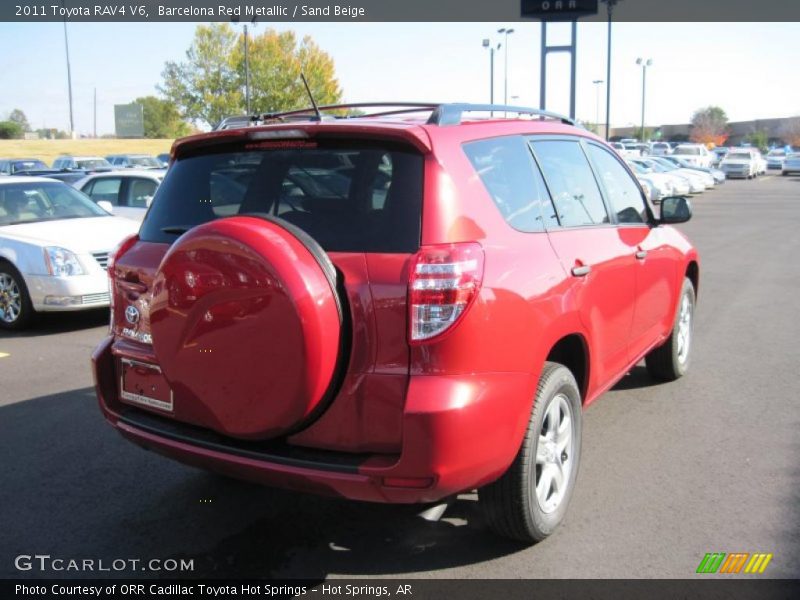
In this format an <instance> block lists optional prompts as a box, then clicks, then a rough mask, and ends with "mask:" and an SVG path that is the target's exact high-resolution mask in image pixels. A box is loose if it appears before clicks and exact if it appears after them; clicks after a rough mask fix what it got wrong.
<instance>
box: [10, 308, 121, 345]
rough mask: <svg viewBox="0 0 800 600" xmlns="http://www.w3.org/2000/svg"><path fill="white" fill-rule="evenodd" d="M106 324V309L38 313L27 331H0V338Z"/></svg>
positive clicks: (37, 334) (38, 335)
mask: <svg viewBox="0 0 800 600" xmlns="http://www.w3.org/2000/svg"><path fill="white" fill-rule="evenodd" d="M106 324H108V308H107V307H106V308H96V309H92V310H82V311H79V312H56V313H39V314H37V315H36V318H35V319H34V321H33V323H32V324H31V326H30V327H29V328H28V329H24V330H22V331H0V338H2V337H9V338H11V337H40V336H44V335H52V334H54V333H67V332H70V331H78V330H80V329H91V328H92V327H97V326H99V325H106Z"/></svg>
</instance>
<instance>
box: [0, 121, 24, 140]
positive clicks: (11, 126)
mask: <svg viewBox="0 0 800 600" xmlns="http://www.w3.org/2000/svg"><path fill="white" fill-rule="evenodd" d="M23 133H25V132H24V131H23V130H22V127H21V126H20V124H19V123H17V122H15V121H0V140H14V139H17V138H21V137H22V134H23Z"/></svg>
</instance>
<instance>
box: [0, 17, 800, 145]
mask: <svg viewBox="0 0 800 600" xmlns="http://www.w3.org/2000/svg"><path fill="white" fill-rule="evenodd" d="M504 25H508V26H511V27H513V28H514V29H515V33H514V34H513V35H511V36H510V37H509V46H508V50H509V52H508V90H509V91H508V94H509V103H512V102H513V103H515V104H522V105H527V106H538V103H539V45H540V24H539V23H511V24H505V23H413V24H403V23H339V24H336V23H330V24H329V23H305V24H283V23H278V24H275V25H274V27H275V28H276V29H278V30H287V29H293V30H295V31H296V32H297V33H298V34H299V35H305V34H309V35H311V36H312V37H313V38H314V39H315V40H316V41H317V43H318V44H319V45H320V46H321V47H322V48H323V49H324V50H326V51H327V52H328V53H330V54H331V55H332V56H333V59H334V61H335V63H336V72H337V75H338V77H339V81H340V83H341V86H342V89H343V90H344V95H345V99H346V100H348V101H352V102H358V101H378V100H381V101H383V100H419V101H443V102H448V101H467V102H488V100H489V55H488V51H487V50H485V49H484V48H482V46H481V40H482V39H483V38H485V37H490V36H491V35H492V34H494V39H495V41H499V40H500V36H498V35H497V34H496V33H495V32H496V30H497V29H498V28H499V27H502V26H504ZM195 26H196V24H190V23H110V24H106V23H71V24H69V25H68V32H69V42H70V58H71V63H72V85H73V100H74V106H75V128H76V130H77V131H79V132H81V133H91V132H92V125H93V123H92V96H93V91H94V88H95V87H96V88H97V121H98V133H100V134H103V133H108V132H112V131H113V127H114V119H113V105H114V104H119V103H126V102H130V101H131V100H133V99H134V98H136V97H137V96H143V95H148V94H155V93H156V89H155V86H156V84H157V83H158V82H159V81H160V79H161V71H162V69H163V66H164V62H165V61H167V60H182V59H183V58H184V56H185V52H186V49H187V48H188V47H189V45H190V43H191V40H192V35H193V32H194V29H195ZM265 27H267V25H265V24H259V25H258V26H257V28H256V33H258V32H260V31H263V30H264V29H265ZM568 32H569V30H568V26H565V25H555V26H550V33H549V41H550V42H551V43H556V44H558V43H566V42H567V41H568ZM0 56H3V57H4V61H3V63H4V64H3V67H2V69H0V118H5V117H6V116H7V114H8V112H9V111H10V110H12V109H14V108H21V109H22V110H23V111H25V113H26V114H27V116H28V119H29V120H30V122H31V125H32V126H33V127H34V128H38V127H44V126H46V127H57V128H59V129H67V128H68V124H69V111H68V104H67V75H66V65H65V59H64V31H63V25H62V24H61V23H23V24H20V23H0ZM612 56H613V65H612V89H611V92H612V98H611V122H612V125H617V126H622V125H629V124H638V123H639V122H640V119H641V102H642V70H641V68H640V67H637V66H636V64H635V61H636V58H637V57H639V56H641V57H643V58H651V59H653V66H652V67H650V68H649V69H648V71H647V104H646V110H647V114H646V121H647V123H648V124H649V125H659V124H666V123H685V122H688V120H689V118H690V117H691V114H692V112H693V111H694V110H695V109H697V108H699V107H703V106H707V105H712V104H715V105H719V106H721V107H722V108H724V109H725V111H726V112H727V113H728V117H729V118H730V119H731V120H733V121H740V120H749V119H757V118H769V117H786V116H792V115H796V114H800V84H798V79H797V68H798V58H800V23H720V24H717V23H615V24H614V34H613V50H612ZM504 60H505V53H504V49H501V50H500V52H499V53H498V54H497V55H496V60H495V101H496V102H502V100H503V71H504ZM605 61H606V26H605V24H602V23H579V25H578V65H577V116H578V118H580V119H583V120H587V121H592V122H593V121H594V120H595V115H596V112H597V100H596V99H597V95H596V89H597V87H596V86H594V85H593V84H592V81H593V80H596V79H603V80H605V79H606V66H605V65H606V62H605ZM604 85H605V84H602V85H601V86H600V92H601V93H600V104H599V108H600V115H601V120H604V114H605V113H604V111H605V88H604ZM568 86H569V62H568V59H567V56H566V55H552V56H551V58H550V62H549V63H548V84H547V87H548V102H547V108H548V109H550V110H555V111H557V112H563V113H567V112H568V109H569V104H568V98H569V91H568V89H569V88H568ZM512 96H518V98H514V99H513V100H512V98H511V97H512ZM263 108H267V107H263Z"/></svg>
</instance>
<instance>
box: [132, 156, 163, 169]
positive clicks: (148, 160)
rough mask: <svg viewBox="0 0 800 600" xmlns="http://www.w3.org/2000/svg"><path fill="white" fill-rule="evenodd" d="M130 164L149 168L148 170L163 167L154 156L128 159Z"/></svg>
mask: <svg viewBox="0 0 800 600" xmlns="http://www.w3.org/2000/svg"><path fill="white" fill-rule="evenodd" d="M128 164H130V165H133V166H136V167H147V168H151V167H152V168H157V167H160V166H161V163H160V162H158V161H157V160H156V159H155V158H153V157H152V156H132V157H131V158H129V159H128Z"/></svg>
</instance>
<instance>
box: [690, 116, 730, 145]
mask: <svg viewBox="0 0 800 600" xmlns="http://www.w3.org/2000/svg"><path fill="white" fill-rule="evenodd" d="M690 139H691V140H692V141H693V142H697V143H700V144H714V145H716V146H722V145H723V144H724V143H725V140H727V139H728V115H726V114H725V111H724V110H722V109H721V108H720V107H719V106H708V107H706V108H701V109H699V110H696V111H695V113H694V114H693V115H692V129H691V135H690Z"/></svg>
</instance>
